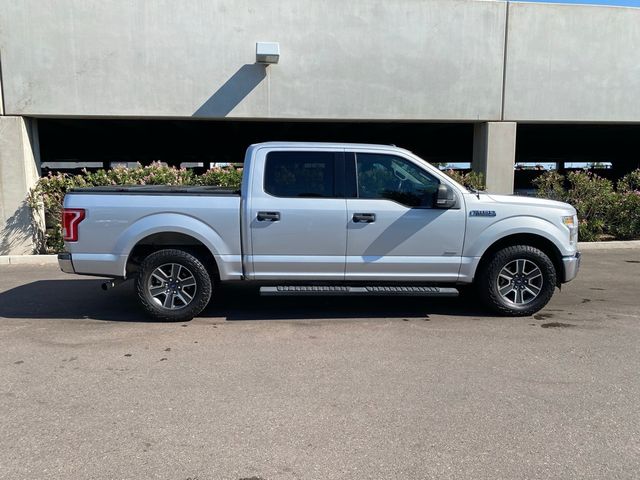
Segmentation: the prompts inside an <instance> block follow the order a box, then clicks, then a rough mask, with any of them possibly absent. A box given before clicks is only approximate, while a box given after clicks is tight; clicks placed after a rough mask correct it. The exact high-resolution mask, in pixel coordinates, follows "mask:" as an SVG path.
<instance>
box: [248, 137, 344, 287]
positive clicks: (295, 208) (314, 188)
mask: <svg viewBox="0 0 640 480" xmlns="http://www.w3.org/2000/svg"><path fill="white" fill-rule="evenodd" d="M256 160H257V162H256V169H255V171H254V172H253V180H252V182H253V183H252V188H251V191H252V195H251V200H250V202H251V203H250V205H249V212H250V219H251V220H250V223H249V228H250V234H251V253H252V255H251V258H250V259H249V261H250V262H252V266H253V277H254V279H256V280H278V279H287V280H343V279H344V270H345V252H346V244H347V232H346V228H345V225H346V223H347V207H346V200H345V198H344V174H343V169H344V153H343V151H342V150H339V151H337V150H335V149H334V150H317V149H315V150H313V151H311V150H309V151H305V150H282V151H273V150H271V151H267V152H266V153H265V152H264V151H261V152H258V154H257V157H256Z"/></svg>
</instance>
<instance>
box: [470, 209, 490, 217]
mask: <svg viewBox="0 0 640 480" xmlns="http://www.w3.org/2000/svg"><path fill="white" fill-rule="evenodd" d="M469 216H470V217H495V216H496V211H495V210H471V211H470V212H469Z"/></svg>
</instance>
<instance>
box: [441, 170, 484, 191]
mask: <svg viewBox="0 0 640 480" xmlns="http://www.w3.org/2000/svg"><path fill="white" fill-rule="evenodd" d="M444 173H446V174H447V175H449V176H450V177H451V178H453V179H454V180H455V181H456V182H458V183H459V184H460V185H464V186H465V187H469V188H473V189H475V190H484V189H485V188H486V184H485V182H484V175H483V174H482V173H479V172H474V171H471V172H468V173H464V172H461V171H460V170H453V169H452V168H450V169H448V170H444Z"/></svg>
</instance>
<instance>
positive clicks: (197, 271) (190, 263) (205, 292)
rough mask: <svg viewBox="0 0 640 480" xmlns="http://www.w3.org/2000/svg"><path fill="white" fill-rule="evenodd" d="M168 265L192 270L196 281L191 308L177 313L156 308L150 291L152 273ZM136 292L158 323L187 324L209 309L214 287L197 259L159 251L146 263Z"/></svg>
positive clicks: (138, 279)
mask: <svg viewBox="0 0 640 480" xmlns="http://www.w3.org/2000/svg"><path fill="white" fill-rule="evenodd" d="M167 263H176V264H179V265H182V266H183V267H185V268H187V269H189V271H190V272H191V273H192V274H193V276H194V278H195V280H196V292H195V296H194V298H193V300H192V301H191V302H190V303H189V304H188V305H186V306H184V307H182V308H178V309H175V310H168V309H165V308H163V307H160V306H159V305H157V303H156V302H155V300H154V298H153V297H152V296H151V294H150V293H149V291H148V289H147V284H148V282H149V278H150V276H151V274H152V272H153V271H154V270H155V269H156V268H158V267H159V266H161V265H164V264H167ZM136 290H137V293H138V298H139V300H140V303H141V304H142V307H143V308H144V309H145V311H146V312H147V313H149V314H150V315H151V316H152V317H154V318H155V319H157V320H162V321H185V320H191V319H192V318H193V317H195V316H196V315H198V314H199V313H200V312H202V310H204V308H205V307H206V306H207V304H208V303H209V300H210V299H211V293H212V283H211V277H210V275H209V273H208V271H207V268H206V267H205V266H204V265H203V263H202V262H201V261H200V260H199V259H198V258H197V257H195V256H194V255H192V254H191V253H189V252H186V251H184V250H178V249H164V250H158V251H157V252H154V253H152V254H150V255H149V256H148V257H146V258H145V259H144V261H143V262H142V264H141V266H140V273H139V275H138V277H137V279H136Z"/></svg>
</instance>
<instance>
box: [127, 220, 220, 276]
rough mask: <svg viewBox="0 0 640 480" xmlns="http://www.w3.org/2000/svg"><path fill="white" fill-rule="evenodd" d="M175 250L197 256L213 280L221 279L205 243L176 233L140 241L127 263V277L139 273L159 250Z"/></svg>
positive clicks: (165, 233)
mask: <svg viewBox="0 0 640 480" xmlns="http://www.w3.org/2000/svg"><path fill="white" fill-rule="evenodd" d="M168 248H174V249H178V250H184V251H186V252H189V253H191V254H192V255H194V256H196V257H197V258H198V259H200V261H201V262H202V263H203V265H204V266H205V267H206V268H207V270H208V271H209V275H210V276H211V278H212V280H218V279H219V278H220V271H219V269H218V264H217V262H216V258H215V255H214V254H213V252H212V251H211V249H210V248H209V247H208V246H207V245H205V244H204V243H203V242H201V241H200V240H198V239H197V238H195V237H194V236H192V235H189V234H186V233H181V232H175V231H166V232H157V233H152V234H150V235H147V236H146V237H144V238H142V239H140V240H139V241H138V242H137V243H136V244H135V245H134V246H133V248H132V249H131V251H130V252H129V255H128V257H127V262H126V275H127V277H129V276H131V275H134V274H135V273H137V271H138V269H139V266H140V264H141V263H142V261H143V260H144V258H146V257H147V256H149V255H150V254H152V253H153V252H157V251H158V250H163V249H168Z"/></svg>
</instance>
